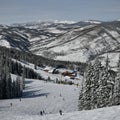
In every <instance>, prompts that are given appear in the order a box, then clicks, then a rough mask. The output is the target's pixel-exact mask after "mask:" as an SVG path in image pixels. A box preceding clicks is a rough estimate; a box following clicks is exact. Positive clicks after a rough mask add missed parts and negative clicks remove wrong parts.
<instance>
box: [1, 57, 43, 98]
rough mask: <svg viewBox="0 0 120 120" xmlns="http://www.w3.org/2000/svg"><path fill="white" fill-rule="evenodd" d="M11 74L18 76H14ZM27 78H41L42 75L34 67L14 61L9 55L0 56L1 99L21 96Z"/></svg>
mask: <svg viewBox="0 0 120 120" xmlns="http://www.w3.org/2000/svg"><path fill="white" fill-rule="evenodd" d="M11 74H14V75H16V76H17V77H15V78H12V76H11ZM25 78H31V79H41V76H40V75H39V74H38V73H36V72H35V71H34V70H33V69H31V68H27V67H25V66H22V65H21V64H20V63H18V62H17V61H13V60H12V59H11V57H9V56H6V55H1V56H0V99H10V98H16V97H21V96H22V93H23V89H24V88H25Z"/></svg>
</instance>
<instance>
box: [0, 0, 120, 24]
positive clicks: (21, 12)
mask: <svg viewBox="0 0 120 120" xmlns="http://www.w3.org/2000/svg"><path fill="white" fill-rule="evenodd" d="M117 19H120V0H0V24H12V23H23V22H32V21H48V20H68V21H83V20H100V21H112V20H117Z"/></svg>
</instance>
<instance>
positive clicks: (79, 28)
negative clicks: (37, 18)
mask: <svg viewBox="0 0 120 120" xmlns="http://www.w3.org/2000/svg"><path fill="white" fill-rule="evenodd" d="M0 41H1V43H0V45H2V46H5V47H9V48H10V47H12V48H15V49H18V50H22V51H29V52H32V53H33V54H37V55H42V56H44V57H47V58H51V59H55V60H64V61H77V62H87V61H89V60H93V59H94V58H95V57H96V56H101V55H104V54H106V53H112V52H113V53H119V51H120V50H119V49H120V47H119V46H120V21H117V20H116V21H111V22H110V21H109V22H102V21H95V20H88V21H80V22H71V23H70V24H69V23H67V21H66V23H64V22H59V21H57V22H54V21H53V22H52V21H50V22H49V21H48V22H38V23H37V22H35V23H34V22H33V23H26V24H25V23H24V24H15V25H10V26H8V25H0Z"/></svg>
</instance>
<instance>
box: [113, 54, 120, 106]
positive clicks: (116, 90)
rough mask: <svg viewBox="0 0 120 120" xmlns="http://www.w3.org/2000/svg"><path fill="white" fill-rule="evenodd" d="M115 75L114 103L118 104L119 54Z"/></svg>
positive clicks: (119, 86) (119, 93)
mask: <svg viewBox="0 0 120 120" xmlns="http://www.w3.org/2000/svg"><path fill="white" fill-rule="evenodd" d="M117 67H118V69H117V76H116V78H115V85H114V103H113V104H114V105H120V55H119V60H118V65H117Z"/></svg>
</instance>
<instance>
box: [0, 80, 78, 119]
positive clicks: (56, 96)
mask: <svg viewBox="0 0 120 120" xmlns="http://www.w3.org/2000/svg"><path fill="white" fill-rule="evenodd" d="M78 96H79V88H78V87H77V86H74V85H72V86H70V85H59V84H54V83H48V82H47V83H46V82H44V81H41V80H31V79H27V80H26V87H25V90H24V93H23V97H22V101H19V98H18V99H9V100H0V118H1V116H2V114H1V112H5V113H6V114H7V113H8V112H10V113H11V114H17V115H39V112H40V110H44V111H45V112H46V113H47V114H49V113H52V114H54V113H58V111H59V110H60V109H62V110H63V111H64V112H70V111H77V110H78ZM11 102H12V103H13V106H12V107H10V103H11ZM6 116H7V115H6ZM6 116H4V117H2V118H3V120H4V119H6Z"/></svg>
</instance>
